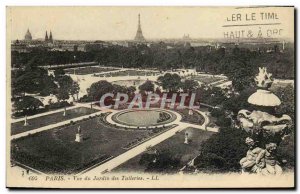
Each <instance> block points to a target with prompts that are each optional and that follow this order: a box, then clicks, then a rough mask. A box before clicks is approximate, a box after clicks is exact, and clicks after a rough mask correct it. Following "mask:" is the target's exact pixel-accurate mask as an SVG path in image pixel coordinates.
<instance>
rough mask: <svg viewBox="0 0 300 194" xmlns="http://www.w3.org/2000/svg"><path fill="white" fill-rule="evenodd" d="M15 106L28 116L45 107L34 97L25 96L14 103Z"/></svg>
mask: <svg viewBox="0 0 300 194" xmlns="http://www.w3.org/2000/svg"><path fill="white" fill-rule="evenodd" d="M14 106H15V108H16V110H17V111H23V112H24V113H25V114H28V113H29V112H30V111H35V110H36V109H38V108H39V107H41V106H43V103H42V102H41V101H40V100H39V99H36V98H34V97H32V96H23V97H21V98H19V99H18V100H17V101H16V102H15V103H14Z"/></svg>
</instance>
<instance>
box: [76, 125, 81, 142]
mask: <svg viewBox="0 0 300 194" xmlns="http://www.w3.org/2000/svg"><path fill="white" fill-rule="evenodd" d="M75 141H76V142H79V143H80V142H82V141H83V135H82V134H81V128H80V126H78V128H77V133H76V138H75Z"/></svg>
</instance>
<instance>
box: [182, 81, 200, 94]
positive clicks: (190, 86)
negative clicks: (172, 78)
mask: <svg viewBox="0 0 300 194" xmlns="http://www.w3.org/2000/svg"><path fill="white" fill-rule="evenodd" d="M198 87H199V83H198V82H197V81H195V80H189V79H187V80H185V81H184V82H182V89H183V91H184V92H192V91H195V90H196V89H197V88H198Z"/></svg>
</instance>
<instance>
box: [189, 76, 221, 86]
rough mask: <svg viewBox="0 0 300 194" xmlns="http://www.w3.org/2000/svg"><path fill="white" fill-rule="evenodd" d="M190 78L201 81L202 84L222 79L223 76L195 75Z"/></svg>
mask: <svg viewBox="0 0 300 194" xmlns="http://www.w3.org/2000/svg"><path fill="white" fill-rule="evenodd" d="M190 79H192V80H196V81H199V82H202V83H204V84H211V83H213V82H216V81H220V80H223V79H224V78H222V77H215V76H204V75H196V76H192V77H191V78H190Z"/></svg>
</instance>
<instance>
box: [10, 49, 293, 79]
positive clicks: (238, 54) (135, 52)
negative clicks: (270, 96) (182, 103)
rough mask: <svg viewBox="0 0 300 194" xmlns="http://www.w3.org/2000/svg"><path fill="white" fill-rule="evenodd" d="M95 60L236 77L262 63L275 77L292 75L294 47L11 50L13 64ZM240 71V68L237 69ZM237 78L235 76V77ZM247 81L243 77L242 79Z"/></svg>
mask: <svg viewBox="0 0 300 194" xmlns="http://www.w3.org/2000/svg"><path fill="white" fill-rule="evenodd" d="M87 61H97V62H99V63H100V64H101V65H105V66H119V67H122V66H123V67H135V68H158V69H162V70H165V69H176V68H182V67H185V68H196V69H197V70H198V71H204V72H209V73H214V74H225V75H228V76H229V77H233V78H234V77H235V76H234V75H235V74H236V73H237V74H239V75H241V76H247V77H248V78H250V77H251V76H252V75H253V72H254V71H255V70H256V69H257V68H258V67H259V66H265V67H267V68H268V70H269V71H270V72H271V73H273V75H274V77H276V78H293V77H294V68H293V66H294V51H293V50H292V49H288V50H285V52H260V51H259V50H251V51H250V50H249V49H245V48H239V47H236V48H219V49H214V48H211V47H209V48H208V47H183V46H182V47H173V48H169V49H167V48H166V47H147V46H145V45H139V46H129V47H122V46H108V47H101V48H98V49H96V50H87V52H81V51H72V52H71V51H65V52H58V51H45V50H41V51H32V52H28V53H18V52H12V65H13V66H14V67H21V66H22V65H24V64H27V63H29V62H30V63H34V64H36V65H51V64H66V63H76V62H87ZM238 71H241V72H238ZM235 81H237V80H235ZM245 83H246V81H245Z"/></svg>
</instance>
